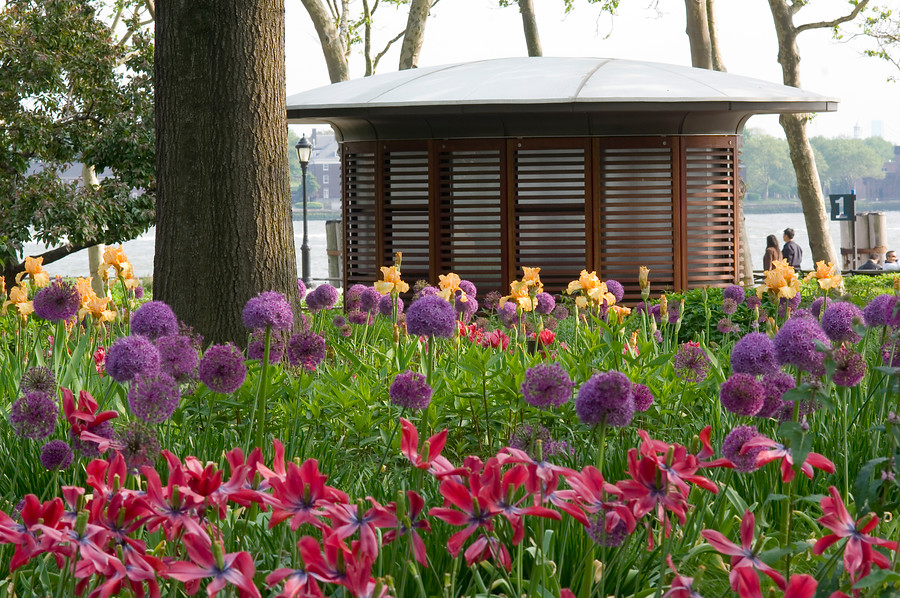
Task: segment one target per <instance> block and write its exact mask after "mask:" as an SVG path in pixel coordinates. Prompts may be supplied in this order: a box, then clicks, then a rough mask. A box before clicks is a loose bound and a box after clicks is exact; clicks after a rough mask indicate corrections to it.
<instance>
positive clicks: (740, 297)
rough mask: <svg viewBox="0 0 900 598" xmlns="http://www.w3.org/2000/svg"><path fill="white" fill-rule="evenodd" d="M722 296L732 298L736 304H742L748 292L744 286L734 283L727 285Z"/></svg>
mask: <svg viewBox="0 0 900 598" xmlns="http://www.w3.org/2000/svg"><path fill="white" fill-rule="evenodd" d="M722 296H723V297H724V298H725V299H731V300H732V301H734V304H735V305H740V304H741V303H743V302H744V299H745V298H746V297H747V293H746V292H745V291H744V288H743V287H740V286H738V285H736V284H732V285H729V286H727V287H725V290H724V291H723V292H722Z"/></svg>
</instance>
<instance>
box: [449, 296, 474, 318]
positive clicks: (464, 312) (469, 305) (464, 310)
mask: <svg viewBox="0 0 900 598" xmlns="http://www.w3.org/2000/svg"><path fill="white" fill-rule="evenodd" d="M453 309H455V310H456V313H458V314H459V319H460V320H462V321H463V322H468V321H469V320H471V319H472V316H474V315H475V312H477V311H478V301H476V300H475V297H466V300H465V301H463V300H462V292H461V291H457V292H456V297H455V298H454V300H453Z"/></svg>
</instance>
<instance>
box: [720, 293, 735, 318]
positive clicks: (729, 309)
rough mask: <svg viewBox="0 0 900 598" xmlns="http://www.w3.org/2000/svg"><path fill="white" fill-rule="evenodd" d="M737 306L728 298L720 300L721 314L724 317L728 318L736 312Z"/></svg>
mask: <svg viewBox="0 0 900 598" xmlns="http://www.w3.org/2000/svg"><path fill="white" fill-rule="evenodd" d="M737 306H738V304H737V303H735V301H734V299H731V298H730V297H725V298H724V299H722V313H723V314H725V315H726V316H730V315H732V314H734V312H736V311H737Z"/></svg>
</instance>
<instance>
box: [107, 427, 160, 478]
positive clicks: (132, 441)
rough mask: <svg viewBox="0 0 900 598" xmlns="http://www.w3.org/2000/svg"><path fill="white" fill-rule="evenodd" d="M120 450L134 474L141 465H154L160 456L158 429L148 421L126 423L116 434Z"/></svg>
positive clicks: (126, 465)
mask: <svg viewBox="0 0 900 598" xmlns="http://www.w3.org/2000/svg"><path fill="white" fill-rule="evenodd" d="M116 439H117V440H118V444H119V445H120V446H119V451H120V452H121V453H122V457H123V458H124V459H125V467H126V468H127V469H128V471H129V472H130V473H132V474H137V473H138V472H139V471H140V469H141V467H143V466H145V465H147V466H150V467H152V466H153V463H154V462H155V461H156V458H157V457H158V456H159V450H160V446H159V440H158V439H157V438H156V431H155V430H154V429H153V427H152V426H150V425H149V424H147V423H146V422H142V421H139V420H135V421H130V422H128V423H127V424H125V425H124V426H123V427H122V429H121V430H120V431H119V433H118V434H117V435H116Z"/></svg>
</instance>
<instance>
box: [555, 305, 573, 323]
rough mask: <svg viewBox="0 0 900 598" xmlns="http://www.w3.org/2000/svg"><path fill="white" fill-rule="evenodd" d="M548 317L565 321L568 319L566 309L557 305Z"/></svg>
mask: <svg viewBox="0 0 900 598" xmlns="http://www.w3.org/2000/svg"><path fill="white" fill-rule="evenodd" d="M550 315H551V316H553V317H554V318H556V319H557V320H560V321H561V320H565V319H566V318H568V317H569V310H568V309H566V306H564V305H560V304H558V303H557V304H556V307H554V308H553V311H552V312H551V313H550Z"/></svg>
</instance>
